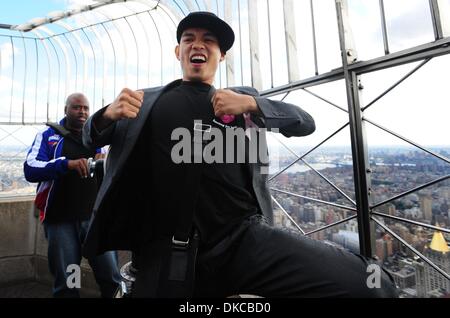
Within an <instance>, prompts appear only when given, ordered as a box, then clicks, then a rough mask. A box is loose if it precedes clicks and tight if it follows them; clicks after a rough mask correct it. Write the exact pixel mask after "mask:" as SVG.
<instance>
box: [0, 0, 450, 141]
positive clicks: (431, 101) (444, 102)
mask: <svg viewBox="0 0 450 318" xmlns="http://www.w3.org/2000/svg"><path fill="white" fill-rule="evenodd" d="M58 1H63V0H58ZM259 1H260V4H261V6H260V7H259V14H260V16H259V29H260V32H259V34H258V36H259V43H260V54H261V56H260V59H261V69H262V74H263V75H264V76H263V86H264V87H265V88H269V86H270V77H269V76H266V75H267V74H270V63H269V50H268V46H267V43H268V37H267V31H266V32H264V30H267V29H268V28H267V21H266V13H265V12H266V11H265V10H266V7H265V3H266V0H259ZM92 2H93V1H89V0H66V3H67V7H68V8H73V7H75V6H77V5H80V4H89V3H92ZM280 3H281V1H280V0H269V5H270V6H271V26H272V49H273V50H272V56H273V60H274V73H273V77H274V84H275V86H277V85H282V84H285V83H286V76H287V68H286V67H287V66H286V62H285V58H284V56H285V46H284V41H285V39H284V33H283V31H282V27H283V23H282V8H281V6H279V4H280ZM405 3H406V4H405ZM277 4H278V6H277ZM294 4H295V10H296V12H298V14H296V16H298V19H297V20H296V26H297V40H298V45H299V47H298V51H299V67H300V75H301V77H302V78H308V77H311V76H313V75H314V60H313V53H312V52H313V51H312V36H311V18H310V13H309V0H295V1H294ZM442 4H444V5H447V8H450V0H444V1H442ZM130 5H134V6H135V7H136V8H145V7H144V6H142V5H140V4H130ZM241 5H242V6H243V7H244V8H246V1H245V0H241ZM349 6H350V19H351V23H352V28H353V36H354V39H355V43H356V48H357V52H358V56H359V60H367V59H371V58H375V57H378V56H381V55H383V54H384V53H383V43H382V38H381V28H380V18H379V14H378V1H377V0H368V1H359V0H349ZM117 8H122V10H119V11H117ZM314 10H315V17H316V34H317V48H318V63H319V72H320V73H324V72H328V71H330V70H332V69H333V68H337V67H339V65H340V56H339V43H338V36H337V27H336V13H335V6H334V1H333V0H327V1H325V0H321V1H314ZM385 10H386V18H387V24H388V32H389V34H388V35H389V41H390V49H391V52H395V51H399V50H402V49H406V48H409V47H411V46H415V45H420V44H424V43H428V42H432V41H433V39H434V36H433V31H432V27H431V20H430V17H429V9H428V0H408V1H407V2H405V1H398V0H385ZM104 11H105V12H107V13H108V14H111V15H117V16H119V15H120V14H123V13H124V11H123V6H120V7H119V6H115V7H108V8H106V9H105V10H104ZM449 12H450V10H449ZM92 17H93V16H92V15H89V14H87V15H86V19H87V20H89V19H92ZM241 19H243V20H246V19H247V17H246V16H245V15H244V14H243V15H242V17H241ZM129 20H130V23H132V24H136V25H139V23H140V22H144V23H149V22H148V21H146V20H144V19H142V21H139V20H138V19H137V18H135V19H134V20H133V19H132V18H130V19H129ZM92 21H93V20H92ZM24 22H25V21H24ZM83 23H84V22H83ZM159 23H161V24H163V23H164V24H165V26H166V27H165V30H166V31H165V32H166V34H163V35H162V38H163V41H164V43H163V47H164V48H168V50H169V52H167V54H166V52H164V55H163V62H164V66H163V69H164V74H165V77H164V82H169V81H170V80H172V79H175V78H176V77H178V76H179V70H178V65H177V61H176V60H175V58H174V56H173V53H172V51H173V46H174V44H175V42H174V36H173V34H172V33H174V27H173V26H171V25H170V23H169V22H168V21H166V20H160V21H159ZM121 28H122V29H123V30H124V31H123V32H124V34H126V36H127V37H128V38H131V36H132V34H131V32H130V31H129V29H127V27H126V26H122V27H121ZM233 28H234V29H235V32H236V34H238V31H239V29H238V25H237V22H236V21H235V22H234V23H233ZM135 29H136V30H139V27H137V28H135ZM111 34H112V37H113V38H115V40H117V41H120V39H119V35H118V34H115V31H114V30H113V28H111ZM100 35H101V36H102V41H107V40H108V39H107V35H106V33H105V32H103V33H101V34H100ZM135 35H136V37H137V38H138V39H144V38H145V34H144V33H143V32H142V33H141V34H139V31H137V33H136V34H135ZM242 35H243V44H244V45H243V49H246V47H245V45H246V46H247V47H248V44H246V41H245V40H247V41H248V36H249V34H248V31H247V33H246V30H244V29H243V30H242ZM448 35H450V34H448ZM154 36H155V35H154ZM252 36H253V35H252ZM71 40H72V41H73V42H74V43H75V38H71ZM108 43H109V40H108ZM140 44H142V43H140ZM108 45H109V44H107V43H106V42H105V45H104V46H105V47H108ZM83 46H84V49H83V51H84V52H85V54H86V56H87V57H88V59H91V60H92V56H93V54H92V51H91V48H90V46H89V44H88V43H87V42H86V41H85V42H84V45H83ZM169 48H170V49H169ZM0 50H1V63H2V65H1V67H2V69H4V70H5V69H8V68H10V66H11V63H12V55H11V53H12V52H11V51H12V50H11V46H10V44H8V43H4V42H2V43H0ZM139 50H140V52H144V54H143V56H149V59H147V60H144V59H141V60H140V61H139V65H141V66H142V67H143V68H146V69H147V68H148V67H151V63H149V62H151V61H153V60H155V59H156V60H158V62H159V61H160V52H159V51H155V50H154V49H152V50H148V47H147V45H144V44H142V45H141V46H140V47H139ZM22 51H23V49H22ZM244 51H245V50H244ZM238 52H239V42H238V41H237V42H236V44H235V56H236V55H237V54H236V53H238ZM15 53H16V56H20V55H21V54H22V53H23V52H21V47H20V46H19V45H17V48H16V49H15ZM125 53H127V60H126V61H125V62H124V63H122V64H120V65H119V70H118V73H119V77H118V80H117V82H118V87H120V85H121V83H123V85H125V77H123V76H120V75H122V74H123V72H124V70H127V72H128V74H129V75H128V76H127V79H128V82H127V83H128V85H127V86H130V87H132V88H137V77H136V67H137V64H136V63H137V60H136V58H135V56H136V48H135V45H134V42H132V41H131V40H130V45H128V46H127V48H126V52H125V51H121V50H118V52H116V54H117V58H118V59H124V57H125ZM79 54H80V56H81V55H82V52H81V51H80V52H79ZM151 54H154V55H151ZM105 58H106V59H107V60H108V61H110V62H111V63H108V65H109V64H112V61H113V56H112V55H111V52H108V53H105ZM80 59H81V58H80ZM243 63H244V66H245V65H248V58H247V57H245V56H244V60H243ZM158 65H159V64H158ZM415 65H417V64H414V65H413V64H411V65H406V66H402V67H398V68H394V69H390V70H386V71H382V72H377V73H373V74H369V75H365V76H363V78H362V83H363V84H364V87H365V89H364V91H363V95H362V102H363V104H367V103H368V102H370V101H371V100H372V99H373V98H375V97H376V96H378V94H380V93H381V92H383V90H385V89H386V88H388V87H389V86H390V85H392V84H393V83H395V81H397V80H398V79H399V78H401V77H402V76H403V75H404V74H406V73H407V72H408V71H409V70H411V69H412V68H413V67H414V66H415ZM29 67H30V66H29ZM41 67H43V66H41ZM74 67H75V66H74V65H72V68H73V69H74ZM235 68H236V69H239V68H240V60H239V59H236V65H235ZM448 69H450V56H444V57H439V58H435V59H434V60H432V61H431V62H429V63H428V64H427V65H425V66H424V67H423V68H422V69H421V70H419V71H418V72H417V73H416V74H415V75H413V76H412V77H411V78H409V79H408V80H407V81H406V82H404V83H403V84H401V85H400V86H399V87H398V88H396V89H395V90H394V91H393V92H391V93H390V94H388V95H387V96H385V97H384V98H383V99H382V100H380V101H379V102H378V103H377V104H375V105H374V106H372V108H371V109H369V110H368V111H367V114H366V116H367V117H368V118H370V119H372V120H374V121H376V122H378V123H380V124H382V125H383V126H386V127H388V128H390V129H391V130H393V131H395V132H398V133H400V134H402V135H404V136H405V137H407V138H409V139H412V140H414V141H416V142H418V143H420V144H423V145H448V144H449V142H448V141H447V136H449V135H450V134H449V132H450V131H449V130H450V125H448V124H447V118H449V111H448V109H449V107H448V106H450V105H449V101H448V100H449V98H448V92H447V90H448V89H447V87H446V83H447V82H448V74H446V73H445V72H444V71H443V70H448ZM72 71H73V70H72ZM90 72H91V73H88V74H87V75H86V76H88V77H89V79H88V81H87V85H86V87H85V90H86V91H92V90H93V71H92V68H91V70H90ZM102 72H103V69H102V68H101V67H97V74H96V78H97V83H101V82H102V78H103V74H101V73H102ZM106 72H107V76H106V79H107V82H106V86H107V87H106V88H105V90H106V95H107V98H108V99H112V96H113V89H112V84H111V83H112V82H113V79H112V67H109V68H108V70H107V71H106ZM222 73H223V74H222V76H223V77H224V75H225V74H224V72H222ZM240 76H241V74H240V71H237V72H236V78H237V82H238V83H239V81H240ZM0 77H1V78H0V80H1V82H2V83H4V82H8V81H9V82H10V81H11V76H10V73H8V72H2V73H1V74H0ZM151 77H152V79H153V78H158V79H159V78H160V69H159V68H158V69H154V70H153V69H152V74H151ZM243 77H244V84H247V85H249V84H250V83H249V80H250V77H249V71H248V70H247V69H246V70H245V74H244V75H243ZM34 81H35V79H34ZM139 81H140V83H141V84H140V86H141V85H144V83H147V76H146V73H144V72H142V73H141V74H140V77H139ZM79 82H81V78H79ZM42 83H44V85H43V86H44V87H47V86H48V80H47V79H43V80H42ZM63 84H65V83H63ZM56 85H57V84H56V83H52V84H51V86H52V87H56ZM61 85H62V84H61ZM72 85H73V84H72ZM97 85H99V84H97ZM64 86H65V85H64ZM216 86H218V83H216ZM14 87H15V91H14V92H15V94H14V100H13V104H14V108H13V115H14V114H16V117H20V111H21V106H22V92H21V89H22V87H23V82H22V81H21V80H19V79H16V78H15V81H14ZM76 89H77V90H80V89H81V84H80V85H79V87H76ZM10 90H11V87H10V85H0V101H1V103H0V117H4V116H9V104H10ZM27 90H29V92H30V95H29V96H28V95H27V97H26V99H25V104H26V105H34V103H35V96H34V93H32V92H33V88H27ZM61 90H62V91H63V92H62V93H60V94H59V95H63V94H64V89H61ZM311 90H312V91H314V92H316V93H318V94H320V95H322V96H323V97H325V98H327V99H329V100H330V101H332V102H334V103H336V104H338V105H340V106H342V107H344V108H346V95H345V85H344V83H343V81H340V82H336V83H330V84H325V85H321V86H319V87H314V88H311ZM99 95H100V94H98V93H97V94H96V104H98V101H97V99H99V98H100V96H99ZM56 99H57V97H56V96H54V94H53V95H52V96H51V101H52V103H53V104H54V105H53V106H52V108H54V110H52V114H56V111H57V110H56V107H57V103H58V101H57V100H56ZM59 99H60V100H62V99H63V96H59ZM286 101H288V102H292V103H294V104H298V105H300V106H302V107H303V108H304V109H305V110H307V111H308V112H310V113H311V114H312V115H313V116H314V118H315V120H316V124H317V131H316V133H315V134H313V135H311V136H308V137H305V138H295V139H291V140H289V141H287V142H288V144H291V145H314V144H316V143H318V142H319V141H321V140H323V139H324V138H325V137H326V136H327V135H329V134H330V133H332V132H333V131H335V130H336V129H337V128H338V127H340V126H342V125H343V124H344V123H345V122H346V121H348V118H347V114H346V113H344V112H342V111H340V110H338V109H335V108H333V107H331V106H329V105H327V104H326V103H324V102H322V101H320V100H318V99H316V98H314V97H312V96H311V95H309V94H307V93H305V92H301V91H298V92H293V93H292V94H291V95H290V96H289V97H288V98H287V99H286ZM39 102H41V100H40V99H39ZM105 102H110V100H106V101H105ZM45 103H46V101H45V100H43V101H42V104H45ZM61 108H62V105H61ZM41 110H42V111H45V107H44V108H42V109H39V110H38V112H39V113H40V112H41ZM33 112H34V109H33V111H32V112H31V113H33ZM5 114H6V115H5ZM59 114H61V113H59ZM33 115H34V114H30V112H28V113H27V116H31V117H32V116H33ZM367 134H368V136H367V137H368V142H369V145H386V144H387V145H393V144H403V142H402V141H399V140H398V139H396V138H394V137H392V136H390V135H387V134H385V133H383V132H381V131H380V130H379V129H374V128H372V127H371V126H370V125H368V129H367ZM0 138H1V131H0ZM349 143H350V141H349V131H348V129H347V130H344V131H343V132H342V133H340V134H339V135H338V136H336V137H335V138H333V139H332V140H331V141H330V142H329V145H349Z"/></svg>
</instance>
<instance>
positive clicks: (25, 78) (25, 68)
mask: <svg viewBox="0 0 450 318" xmlns="http://www.w3.org/2000/svg"><path fill="white" fill-rule="evenodd" d="M20 35H21V36H22V43H23V49H24V53H25V63H24V66H23V67H24V72H23V94H22V125H24V124H25V95H26V87H27V71H28V69H27V68H28V51H27V46H26V44H25V38H24V37H23V32H20Z"/></svg>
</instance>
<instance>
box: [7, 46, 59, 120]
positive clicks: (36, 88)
mask: <svg viewBox="0 0 450 318" xmlns="http://www.w3.org/2000/svg"><path fill="white" fill-rule="evenodd" d="M37 41H38V40H37V39H34V45H35V52H36V81H35V82H36V83H35V84H36V85H35V87H34V122H36V121H37V96H38V87H39V50H38V44H37ZM48 62H49V63H50V59H49V61H48ZM0 69H1V65H0Z"/></svg>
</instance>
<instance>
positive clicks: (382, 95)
mask: <svg viewBox="0 0 450 318" xmlns="http://www.w3.org/2000/svg"><path fill="white" fill-rule="evenodd" d="M430 60H431V58H428V59H426V60H424V61H423V62H422V63H420V64H419V65H417V66H416V67H415V68H414V69H412V70H411V71H409V72H408V73H407V74H406V75H405V76H403V77H402V78H401V79H399V80H398V81H397V82H395V83H394V84H393V85H391V86H390V87H389V88H388V89H386V90H385V91H384V92H383V93H381V94H380V95H379V96H377V97H376V98H375V99H374V100H372V101H371V102H370V103H369V104H367V105H366V106H364V107H363V108H362V109H361V111H363V112H364V111H366V110H367V109H368V108H369V107H370V106H372V105H373V104H375V103H376V102H378V101H379V100H380V99H381V98H383V97H384V96H386V95H387V94H388V93H389V92H391V91H392V90H393V89H394V88H396V87H397V86H398V85H400V84H401V83H403V82H404V81H405V80H406V79H407V78H409V77H410V76H411V75H413V74H414V73H415V72H417V71H418V70H419V69H421V68H422V66H424V65H425V64H427V63H428V62H429V61H430Z"/></svg>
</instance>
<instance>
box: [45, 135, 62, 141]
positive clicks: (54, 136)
mask: <svg viewBox="0 0 450 318" xmlns="http://www.w3.org/2000/svg"><path fill="white" fill-rule="evenodd" d="M60 139H61V136H59V135H53V136H50V137H49V138H48V141H49V142H50V141H56V142H58V141H59V140H60Z"/></svg>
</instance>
